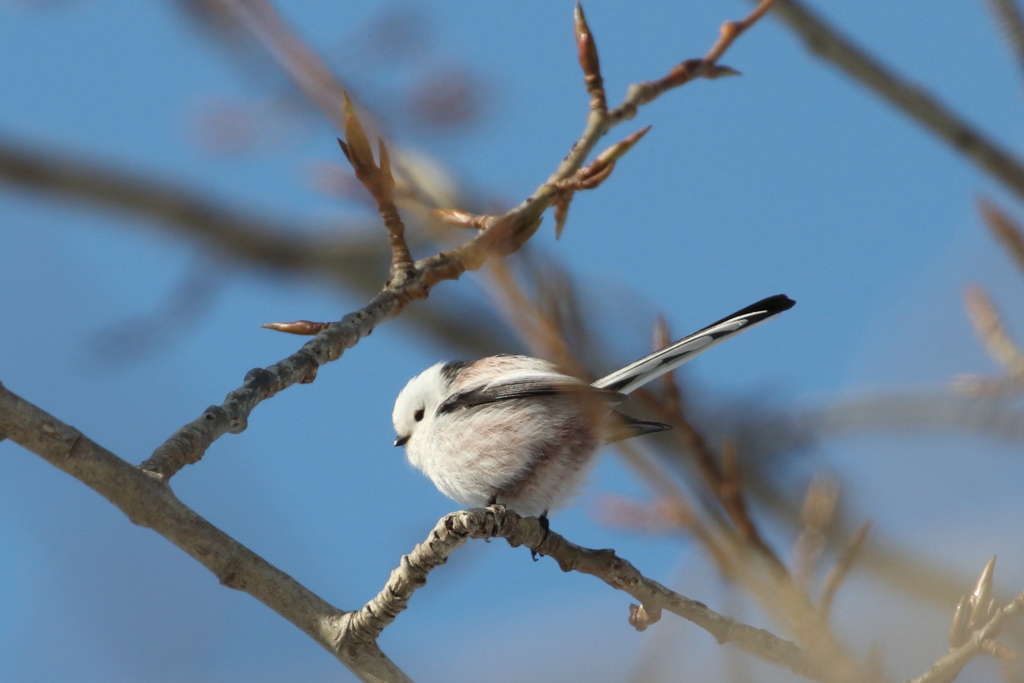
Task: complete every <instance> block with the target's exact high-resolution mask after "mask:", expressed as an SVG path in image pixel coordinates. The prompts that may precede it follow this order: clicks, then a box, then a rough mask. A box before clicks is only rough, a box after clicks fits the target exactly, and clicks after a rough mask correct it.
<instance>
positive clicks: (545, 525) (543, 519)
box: [530, 510, 551, 562]
mask: <svg viewBox="0 0 1024 683" xmlns="http://www.w3.org/2000/svg"><path fill="white" fill-rule="evenodd" d="M537 521H538V522H539V523H540V528H541V529H543V530H544V535H543V536H542V537H541V539H540V543H539V544H538V545H544V541H546V540H548V536H550V535H551V522H549V521H548V511H547V510H545V511H544V512H542V513H540V516H539V517H537ZM538 556H539V553H538V552H537V551H536V550H534V549H533V548H530V557H532V558H533V561H534V562H536V561H537V557H538Z"/></svg>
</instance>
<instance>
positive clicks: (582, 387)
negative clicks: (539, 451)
mask: <svg viewBox="0 0 1024 683" xmlns="http://www.w3.org/2000/svg"><path fill="white" fill-rule="evenodd" d="M556 395H560V396H577V397H579V399H580V400H584V401H590V400H599V401H602V402H604V403H607V404H609V405H613V404H617V403H622V402H623V401H625V400H626V398H627V396H626V395H625V394H622V393H619V392H617V391H610V390H607V389H601V388H597V387H593V386H591V385H589V384H585V383H583V382H581V381H580V380H578V379H576V378H575V377H570V376H568V375H562V374H559V373H556V372H534V371H524V372H513V373H509V374H507V375H504V376H502V377H500V378H498V379H496V380H493V381H490V382H487V383H486V384H480V385H477V386H474V387H467V388H466V389H465V390H463V391H459V392H456V393H454V394H452V395H451V396H449V397H448V398H447V399H445V400H444V401H443V402H442V403H441V405H440V406H438V408H437V413H438V415H443V414H444V413H451V412H454V411H456V410H460V409H464V408H473V407H476V406H482V405H487V404H490V403H497V402H499V401H515V400H519V399H524V398H537V397H541V396H556Z"/></svg>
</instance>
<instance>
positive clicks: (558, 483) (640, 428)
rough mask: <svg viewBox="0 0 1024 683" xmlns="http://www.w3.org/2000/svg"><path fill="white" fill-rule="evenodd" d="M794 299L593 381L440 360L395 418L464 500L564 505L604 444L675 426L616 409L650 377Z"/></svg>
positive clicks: (512, 362) (432, 471)
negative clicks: (630, 416) (614, 413)
mask: <svg viewBox="0 0 1024 683" xmlns="http://www.w3.org/2000/svg"><path fill="white" fill-rule="evenodd" d="M792 306H793V301H791V300H790V299H788V298H787V297H785V296H782V295H778V296H774V297H769V298H768V299H764V300H762V301H759V302H757V303H756V304H753V305H751V306H748V307H747V308H744V309H742V310H740V311H737V312H736V313H734V314H732V315H731V316H728V317H726V318H723V319H722V320H720V321H718V322H716V323H713V324H712V325H709V326H708V327H706V328H704V329H702V330H700V331H699V332H696V333H694V334H692V335H690V336H688V337H685V338H683V339H681V340H679V341H677V342H674V343H673V344H670V345H668V346H667V347H665V348H664V349H661V350H659V351H656V352H655V353H653V354H651V355H649V356H647V357H645V358H642V359H640V360H638V361H636V362H635V363H632V364H630V365H628V366H626V367H625V368H623V369H621V370H618V371H616V372H613V373H611V374H610V375H608V376H607V377H604V378H602V379H600V380H598V381H597V382H595V383H594V384H592V385H589V384H586V383H585V382H583V381H581V380H579V379H576V378H574V377H570V376H568V375H564V374H562V373H560V372H558V371H557V370H556V369H555V367H554V366H553V365H552V364H550V363H548V362H547V361H543V360H540V359H537V358H530V357H527V356H491V357H489V358H483V359H480V360H477V361H459V362H453V363H438V364H437V365H434V366H433V367H430V368H428V369H427V370H425V371H424V372H422V373H420V374H419V375H417V376H416V377H414V378H413V379H411V380H410V381H409V383H408V384H407V385H406V386H405V388H404V389H402V391H401V392H400V393H399V395H398V399H397V400H396V401H395V409H394V412H393V413H392V420H393V422H394V425H395V431H396V432H397V434H398V439H397V440H396V441H395V445H396V446H397V445H404V446H405V448H406V454H407V455H408V458H409V462H410V463H412V464H413V465H414V466H415V467H416V468H417V469H419V470H420V471H422V472H423V473H424V474H426V475H427V476H428V477H429V478H430V479H431V481H433V482H434V484H435V485H436V486H437V488H438V489H439V490H440V491H441V492H442V493H444V494H445V495H446V496H448V497H449V498H451V499H453V500H454V501H456V502H457V503H459V504H461V505H464V506H472V507H478V506H483V505H487V504H488V503H490V502H493V501H496V502H498V503H504V504H505V505H508V506H509V507H510V508H511V509H514V510H515V511H516V512H519V513H520V514H522V515H538V514H543V513H546V512H547V511H549V510H554V509H556V508H559V507H562V506H563V505H565V504H566V503H567V502H568V501H569V500H571V498H572V496H573V495H574V494H575V493H576V491H577V490H578V489H579V487H580V484H581V483H582V482H583V479H584V478H585V477H586V474H587V472H588V471H589V468H590V466H591V465H592V464H593V461H594V457H593V456H594V454H595V453H596V452H597V450H598V448H599V447H600V446H601V445H602V444H603V443H605V442H606V441H610V440H617V439H620V438H626V437H628V436H631V435H640V434H645V433H650V432H653V431H659V430H660V429H663V428H665V429H667V426H665V425H659V424H657V423H650V422H640V421H636V420H632V418H628V417H626V416H623V415H621V414H619V415H618V416H617V417H616V418H612V419H609V417H610V416H611V415H612V413H613V408H614V407H615V405H617V404H618V403H621V402H622V401H624V400H625V399H626V396H625V394H624V393H620V392H625V393H629V392H631V391H633V390H634V389H636V388H637V387H639V386H642V385H643V384H644V383H646V382H649V381H651V380H652V379H654V378H656V377H658V376H660V375H662V374H664V373H665V372H668V371H670V370H671V369H673V368H675V367H677V366H678V365H681V364H682V363H684V362H686V361H687V360H690V359H692V358H694V357H695V356H697V355H698V354H700V353H702V352H703V351H706V350H707V349H709V348H711V347H712V346H715V345H716V344H718V343H720V342H722V341H724V340H725V339H727V338H729V337H731V336H734V335H736V334H738V333H740V332H743V331H745V330H747V329H750V328H751V327H753V326H754V325H757V324H759V323H761V322H764V321H765V320H768V319H770V318H772V317H774V316H775V315H778V314H779V313H781V312H782V311H784V310H787V309H788V308H790V307H792Z"/></svg>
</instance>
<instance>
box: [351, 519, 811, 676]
mask: <svg viewBox="0 0 1024 683" xmlns="http://www.w3.org/2000/svg"><path fill="white" fill-rule="evenodd" d="M469 538H504V539H506V540H507V541H508V543H509V545H511V546H512V547H519V546H523V545H525V546H526V547H528V548H530V549H531V550H534V551H536V552H537V553H539V554H542V555H547V556H549V557H551V558H552V559H554V560H555V561H556V562H558V565H559V567H560V568H561V569H562V571H565V572H568V571H578V572H581V573H584V574H590V575H592V576H595V577H597V578H599V579H601V580H602V581H604V582H605V583H607V584H608V585H609V586H611V587H612V588H615V589H616V590H621V591H624V592H626V593H628V594H629V595H631V596H633V597H634V598H635V599H637V600H638V601H639V602H640V603H641V606H640V607H638V606H636V605H633V606H632V607H631V609H630V612H631V614H630V619H629V621H630V624H631V625H633V626H634V627H635V628H637V629H638V630H643V629H644V628H646V627H647V626H649V625H650V624H652V623H654V622H656V621H657V620H658V619H659V618H660V614H661V612H662V611H663V610H664V611H669V612H672V613H673V614H676V615H678V616H681V617H683V618H684V619H687V620H688V621H691V622H693V623H694V624H696V625H697V626H699V627H700V628H702V629H704V630H706V631H707V632H708V633H710V634H711V635H712V636H714V638H715V639H716V640H717V641H718V642H719V643H723V644H724V643H733V644H735V645H736V646H738V647H740V648H742V649H744V650H746V651H748V652H751V653H753V654H755V655H757V656H758V657H761V658H762V659H765V660H767V661H770V662H773V663H775V664H779V665H781V666H785V667H787V668H788V669H789V670H790V671H792V672H793V673H796V674H798V675H801V676H805V677H807V678H811V679H812V680H818V681H826V680H829V676H828V672H827V671H826V670H824V669H823V668H822V667H820V666H819V665H818V664H817V663H816V662H815V661H813V659H812V658H811V657H810V655H808V654H807V653H806V652H805V651H804V650H802V649H800V648H799V647H798V646H797V645H795V644H794V643H792V642H790V641H787V640H783V639H781V638H779V637H777V636H775V635H773V634H772V633H770V632H768V631H765V630H763V629H757V628H753V627H751V626H748V625H746V624H743V623H740V622H738V621H736V620H734V619H731V618H729V617H726V616H723V615H721V614H718V613H717V612H715V611H713V610H711V609H709V608H708V607H707V606H706V605H704V604H702V603H700V602H697V601H695V600H690V599H689V598H686V597H683V596H682V595H679V594H678V593H676V592H674V591H672V590H669V589H668V588H666V587H665V586H662V585H661V584H660V583H657V582H655V581H652V580H650V579H648V578H646V577H645V576H643V575H642V574H641V573H640V572H639V571H638V570H637V569H636V568H635V567H634V566H633V565H632V564H630V563H629V562H628V561H626V560H624V559H622V558H620V557H618V556H616V555H615V551H613V550H591V549H588V548H583V547H580V546H578V545H576V544H574V543H572V542H571V541H567V540H566V539H565V538H563V537H562V536H560V535H559V534H557V533H554V532H548V533H547V535H546V536H545V532H544V529H543V528H542V527H541V525H540V522H539V521H538V520H537V519H536V518H535V517H527V518H521V517H520V516H519V515H517V514H516V513H515V512H513V511H511V510H506V509H505V508H504V507H502V506H492V507H490V508H475V509H471V510H462V511H459V512H453V513H451V514H449V515H446V516H445V517H443V518H442V519H441V520H440V521H439V522H438V523H437V525H436V526H435V527H434V529H433V530H432V531H431V532H430V534H429V536H428V537H427V540H426V541H424V542H423V543H420V544H419V545H417V546H416V547H415V548H414V549H413V551H412V552H411V553H409V554H408V555H406V556H404V557H403V558H402V562H401V565H400V566H399V567H398V568H397V569H395V570H394V571H393V572H392V573H391V577H390V578H389V579H388V582H387V584H386V585H385V586H384V589H383V590H382V591H381V592H380V593H379V594H378V595H377V597H376V598H374V599H373V600H371V601H370V602H369V603H367V604H366V606H365V607H363V609H361V610H359V611H358V612H350V613H348V614H347V615H346V617H345V618H346V621H347V628H348V629H350V631H349V633H350V635H349V637H350V638H352V639H353V641H354V642H360V643H362V642H373V641H374V640H375V639H376V638H377V636H378V635H379V634H380V632H381V631H382V630H383V629H384V628H385V627H386V626H387V625H388V624H390V623H391V622H392V621H394V619H395V617H397V616H398V615H399V614H400V613H401V612H402V611H403V610H405V608H406V607H407V605H408V602H409V599H410V598H411V597H412V595H413V593H414V592H415V591H416V589H417V588H420V587H421V586H423V585H424V584H425V583H426V580H427V576H428V575H429V573H430V572H431V570H433V569H434V568H436V567H438V566H440V565H442V564H444V563H445V562H446V561H447V559H448V557H449V556H450V555H451V554H452V552H454V551H455V549H456V548H458V547H460V546H462V545H463V544H465V543H466V541H467V540H468V539H469Z"/></svg>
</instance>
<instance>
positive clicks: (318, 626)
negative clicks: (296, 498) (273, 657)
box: [0, 385, 409, 683]
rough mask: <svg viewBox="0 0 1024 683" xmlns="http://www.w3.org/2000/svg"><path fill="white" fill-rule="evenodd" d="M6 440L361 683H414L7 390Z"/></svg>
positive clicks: (322, 609) (184, 511) (280, 580)
mask: <svg viewBox="0 0 1024 683" xmlns="http://www.w3.org/2000/svg"><path fill="white" fill-rule="evenodd" d="M0 434H6V435H7V437H8V438H9V439H11V440H12V441H14V442H15V443H17V444H19V445H21V446H23V447H24V448H26V449H27V450H29V451H32V452H33V453H35V454H36V455H38V456H40V457H41V458H43V459H44V460H46V461H47V462H49V463H50V464H51V465H53V466H54V467H56V468H58V469H60V470H62V471H64V472H66V473H67V474H70V475H71V476H72V477H74V478H75V479H78V480H79V481H81V482H82V483H84V484H85V485H86V486H88V487H89V488H91V489H93V490H94V491H96V492H97V493H99V494H100V495H101V496H103V497H104V498H106V499H107V500H108V501H110V502H111V503H113V504H114V505H115V506H117V508H118V509H120V510H121V511H122V512H123V513H124V514H125V515H126V516H127V517H128V519H129V520H131V521H132V523H134V524H138V525H139V526H143V527H146V528H149V529H152V530H153V531H156V532H157V533H158V534H160V535H161V536H163V537H164V538H166V539H167V540H169V541H170V542H171V543H173V544H174V545H176V546H178V547H179V548H181V549H182V550H184V551H185V552H186V553H188V554H189V555H190V556H191V557H192V558H193V559H194V560H195V561H196V562H199V563H200V564H201V565H203V566H204V567H206V568H207V569H209V570H210V571H211V572H212V573H213V575H214V576H216V577H217V580H218V581H220V583H222V584H223V585H225V586H227V587H229V588H234V589H236V590H240V591H244V592H246V593H248V594H249V595H251V596H253V597H254V598H256V599H257V600H259V601H260V602H262V603H263V604H264V605H266V606H267V607H269V608H270V609H272V610H273V611H275V612H277V613H278V614H279V615H281V616H282V617H284V618H285V619H287V620H288V621H290V622H291V623H292V624H294V625H295V626H297V627H298V628H299V629H301V630H302V631H303V632H304V633H305V634H306V635H308V636H309V637H310V638H312V639H313V640H315V641H316V642H317V643H318V644H319V645H320V646H321V647H323V648H324V649H325V650H327V651H328V652H330V653H331V654H333V655H334V656H335V657H337V658H338V659H339V660H340V661H341V662H342V663H343V664H344V665H345V666H346V667H348V668H349V669H350V670H351V671H352V672H353V673H354V674H356V675H357V676H358V677H359V678H360V680H363V681H374V682H379V683H386V682H391V683H395V682H402V681H408V680H409V679H408V678H407V677H406V676H405V675H404V674H403V673H402V672H401V671H400V670H399V669H398V667H396V666H395V665H394V663H392V662H391V661H390V660H389V659H388V658H387V657H386V656H385V655H384V654H383V653H382V652H381V651H380V649H379V648H378V647H377V646H376V644H373V643H365V644H360V645H358V646H357V645H353V644H351V643H348V642H346V641H345V640H344V623H345V621H344V617H345V614H346V613H345V612H343V611H342V610H339V609H337V608H336V607H332V606H331V605H330V604H328V603H327V602H325V601H324V600H322V599H321V598H320V597H319V596H317V595H316V594H314V593H313V592H312V591H310V590H309V589H308V588H306V587H304V586H302V585H301V584H299V583H298V582H297V581H295V579H293V578H292V577H290V576H288V575H287V574H285V573H284V572H282V571H281V570H279V569H277V568H276V567H274V566H273V565H271V564H269V563H268V562H267V561H266V560H264V559H263V558H261V557H260V556H259V555H257V554H256V553H254V552H252V551H251V550H249V549H248V548H246V547H245V546H243V545H242V544H241V543H239V542H238V541H236V540H234V539H233V538H231V537H230V536H228V535H227V534H225V533H224V532H223V531H221V530H220V529H218V528H216V527H215V526H213V525H212V524H210V523H209V522H207V521H206V520H205V519H203V518H202V517H200V516H199V515H198V514H196V513H195V512H194V511H193V510H192V509H191V508H189V507H188V506H186V505H185V504H184V503H182V502H181V501H180V500H178V499H177V497H175V495H174V493H173V492H172V491H171V489H170V487H169V486H167V484H166V483H163V482H161V481H160V480H159V479H158V478H156V477H153V476H151V475H149V474H147V473H146V472H144V471H142V470H140V469H138V468H136V467H133V466H132V465H130V464H128V463H127V462H125V461H124V460H122V459H121V458H119V457H117V456H116V455H114V454H113V453H111V452H110V451H108V450H106V449H105V448H103V447H102V446H100V445H98V444H96V443H95V442H93V441H92V440H90V439H89V438H88V437H86V436H85V435H83V434H82V433H81V432H79V431H78V430H77V429H75V428H74V427H71V426H69V425H66V424H64V423H63V422H61V421H59V420H57V419H56V418H54V417H52V416H51V415H48V414H47V413H45V412H43V411H42V410H40V409H39V408H37V407H36V406H34V405H32V404H31V403H29V402H27V401H25V400H24V399H22V398H20V397H18V396H16V395H15V394H13V393H11V392H10V391H8V390H7V389H6V388H5V387H4V386H3V385H0Z"/></svg>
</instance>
